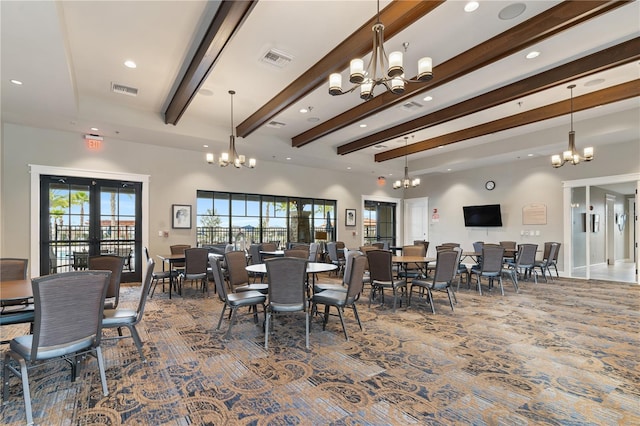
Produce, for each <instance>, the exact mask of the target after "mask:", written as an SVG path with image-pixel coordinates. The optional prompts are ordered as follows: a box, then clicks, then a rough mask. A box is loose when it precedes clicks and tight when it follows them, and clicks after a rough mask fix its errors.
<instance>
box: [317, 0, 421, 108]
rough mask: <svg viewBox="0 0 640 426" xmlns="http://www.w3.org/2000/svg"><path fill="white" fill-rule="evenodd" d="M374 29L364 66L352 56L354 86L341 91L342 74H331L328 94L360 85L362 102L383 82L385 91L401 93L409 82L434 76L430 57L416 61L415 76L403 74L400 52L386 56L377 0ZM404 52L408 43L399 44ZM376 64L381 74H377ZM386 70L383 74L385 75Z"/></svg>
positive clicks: (352, 81)
mask: <svg viewBox="0 0 640 426" xmlns="http://www.w3.org/2000/svg"><path fill="white" fill-rule="evenodd" d="M371 29H372V30H373V50H372V52H371V59H370V60H369V64H368V65H367V68H365V67H364V61H363V60H362V59H360V58H356V59H352V60H351V63H350V66H349V71H350V72H349V82H350V83H353V84H354V86H353V87H351V89H349V90H346V91H344V92H343V91H342V74H340V73H333V74H331V75H330V76H329V94H330V95H333V96H337V95H344V94H345V93H351V92H353V91H354V90H356V89H357V88H360V98H362V99H363V100H365V101H368V100H369V99H372V98H373V89H374V88H375V87H376V86H379V85H382V86H384V87H385V88H386V89H387V90H388V91H390V92H392V93H395V94H401V93H404V86H405V84H406V83H408V82H414V83H418V82H425V81H429V80H431V79H432V78H433V67H432V61H431V58H429V57H424V58H421V59H419V60H418V75H417V76H416V78H415V79H407V78H405V77H404V68H403V66H402V52H400V51H395V52H391V54H390V55H389V56H388V57H387V53H386V52H385V50H384V25H383V24H382V22H380V0H378V14H377V20H376V23H375V24H374V25H373V27H372V28H371ZM402 46H403V47H404V50H405V53H406V51H407V48H408V47H409V43H406V42H405V43H402ZM378 65H379V66H380V72H381V74H382V75H380V76H378ZM385 72H386V74H384V73H385Z"/></svg>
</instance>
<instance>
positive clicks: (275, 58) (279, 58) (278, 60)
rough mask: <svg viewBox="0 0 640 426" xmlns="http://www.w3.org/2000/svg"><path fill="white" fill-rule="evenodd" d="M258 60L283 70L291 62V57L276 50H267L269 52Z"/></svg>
mask: <svg viewBox="0 0 640 426" xmlns="http://www.w3.org/2000/svg"><path fill="white" fill-rule="evenodd" d="M260 60H261V61H262V62H265V63H267V64H269V65H273V66H275V67H278V68H284V67H285V66H287V65H288V64H289V62H291V61H292V60H293V56H291V55H289V54H287V53H284V52H281V51H279V50H276V49H269V51H268V52H267V53H265V54H264V55H263V56H262V58H260Z"/></svg>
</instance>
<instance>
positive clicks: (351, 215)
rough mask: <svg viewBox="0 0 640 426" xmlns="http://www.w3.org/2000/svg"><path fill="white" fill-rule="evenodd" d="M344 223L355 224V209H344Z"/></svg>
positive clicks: (347, 224)
mask: <svg viewBox="0 0 640 426" xmlns="http://www.w3.org/2000/svg"><path fill="white" fill-rule="evenodd" d="M344 225H345V226H356V209H346V210H345V212H344Z"/></svg>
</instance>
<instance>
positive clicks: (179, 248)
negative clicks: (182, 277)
mask: <svg viewBox="0 0 640 426" xmlns="http://www.w3.org/2000/svg"><path fill="white" fill-rule="evenodd" d="M189 248H191V245H190V244H174V245H171V246H169V250H171V254H184V251H185V250H186V249H189ZM173 267H174V268H175V269H176V270H178V271H180V270H181V269H182V268H184V262H173Z"/></svg>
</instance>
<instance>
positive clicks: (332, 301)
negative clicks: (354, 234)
mask: <svg viewBox="0 0 640 426" xmlns="http://www.w3.org/2000/svg"><path fill="white" fill-rule="evenodd" d="M366 260H367V259H366V257H365V256H363V255H361V254H356V255H351V256H350V255H349V253H347V265H346V266H345V273H344V274H345V276H347V275H348V278H347V281H348V285H347V288H346V291H344V290H324V291H321V292H319V293H315V294H314V295H313V297H312V298H311V312H315V311H316V310H317V305H324V318H323V321H322V329H323V330H325V329H326V327H327V322H328V321H329V309H330V308H331V306H335V307H336V309H337V310H338V316H339V317H340V323H341V324H342V331H343V332H344V338H345V339H346V340H347V341H348V340H349V336H348V335H347V328H346V327H345V325H344V308H347V307H351V308H352V309H353V315H354V316H355V318H356V320H357V321H358V326H360V331H362V323H361V322H360V316H359V315H358V309H357V308H356V301H357V300H358V299H359V298H360V293H362V287H363V286H364V283H363V281H362V277H363V276H364V267H365V263H366Z"/></svg>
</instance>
